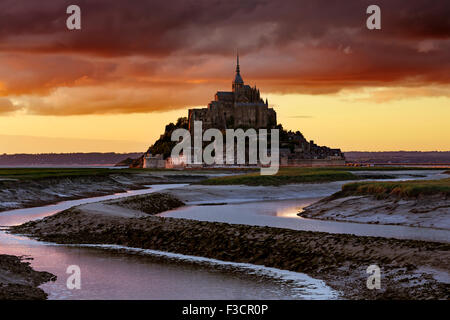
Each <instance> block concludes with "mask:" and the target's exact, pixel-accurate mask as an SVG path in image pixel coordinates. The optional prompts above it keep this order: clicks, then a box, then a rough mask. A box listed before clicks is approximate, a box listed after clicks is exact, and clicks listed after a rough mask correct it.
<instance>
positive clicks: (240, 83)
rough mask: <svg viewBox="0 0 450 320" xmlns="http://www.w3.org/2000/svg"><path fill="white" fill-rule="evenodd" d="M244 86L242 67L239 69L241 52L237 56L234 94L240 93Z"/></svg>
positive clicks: (233, 86)
mask: <svg viewBox="0 0 450 320" xmlns="http://www.w3.org/2000/svg"><path fill="white" fill-rule="evenodd" d="M243 85H244V80H242V77H241V73H240V67H239V52H238V53H237V55H236V75H235V76H234V81H233V85H232V88H233V92H236V91H239V89H240V88H242V86H243Z"/></svg>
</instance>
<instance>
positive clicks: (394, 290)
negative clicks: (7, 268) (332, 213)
mask: <svg viewBox="0 0 450 320" xmlns="http://www.w3.org/2000/svg"><path fill="white" fill-rule="evenodd" d="M111 206H112V205H111V204H110V205H107V206H103V207H101V206H98V207H96V210H95V212H94V211H93V210H87V209H88V208H86V207H83V206H80V207H77V208H74V209H70V210H66V211H64V212H61V213H59V214H56V215H54V216H51V217H48V218H45V219H43V220H39V221H36V222H29V223H26V224H24V225H22V226H18V227H13V228H11V231H12V232H14V233H20V234H27V235H30V236H32V237H34V238H37V239H39V240H44V241H50V242H56V243H64V244H114V245H120V246H124V247H133V248H144V249H151V250H158V251H165V252H172V253H178V254H184V255H193V256H201V257H206V258H212V259H218V260H222V261H232V262H242V263H251V264H256V265H264V266H266V267H274V268H278V269H283V270H290V271H295V272H303V273H306V274H308V275H309V276H312V277H314V278H316V279H320V280H324V281H325V282H326V284H327V285H329V286H330V287H332V288H333V289H335V290H337V291H338V292H340V295H341V297H343V298H349V299H429V298H434V299H448V298H449V277H448V274H449V271H450V270H449V267H448V261H449V258H450V251H449V249H450V245H448V244H441V243H432V242H424V241H412V240H396V239H386V238H379V237H361V236H354V235H344V234H328V233H322V232H307V231H295V230H288V229H280V228H269V227H257V226H246V225H238V224H233V225H231V224H226V223H216V222H201V221H194V220H185V219H172V218H161V217H157V216H149V215H146V216H144V215H141V216H140V217H136V216H135V215H134V214H132V213H133V212H135V211H134V210H133V211H131V212H130V211H129V212H128V213H129V215H128V217H127V215H124V214H118V213H119V212H121V210H119V209H116V210H110V209H111ZM119 208H120V207H119ZM128 210H129V209H128ZM372 264H376V265H379V266H380V268H381V269H382V279H381V283H382V288H381V289H380V290H369V289H367V287H366V281H367V277H368V275H367V273H366V269H367V267H368V266H369V265H372Z"/></svg>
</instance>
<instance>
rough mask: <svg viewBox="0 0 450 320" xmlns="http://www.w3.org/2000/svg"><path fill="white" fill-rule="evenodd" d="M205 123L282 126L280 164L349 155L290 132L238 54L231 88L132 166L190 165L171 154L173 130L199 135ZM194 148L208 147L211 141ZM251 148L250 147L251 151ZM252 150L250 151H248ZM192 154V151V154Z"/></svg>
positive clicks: (337, 161) (336, 162)
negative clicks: (247, 76)
mask: <svg viewBox="0 0 450 320" xmlns="http://www.w3.org/2000/svg"><path fill="white" fill-rule="evenodd" d="M199 122H201V124H202V126H201V131H202V132H200V133H204V132H205V131H206V130H208V129H218V130H220V131H221V132H222V133H225V131H226V130H227V129H235V130H236V129H243V130H247V131H249V130H248V129H256V130H257V131H258V129H267V130H268V131H270V130H271V129H278V131H279V144H278V146H279V152H278V155H279V165H280V166H340V165H345V157H344V154H343V153H342V152H341V150H340V149H337V148H336V149H334V148H329V147H327V146H319V145H317V144H315V143H314V141H313V140H309V141H308V140H306V138H305V137H304V136H303V134H302V133H301V132H300V131H295V132H294V131H287V130H284V129H283V126H282V125H281V124H278V123H277V114H276V112H275V110H274V109H273V108H269V103H268V101H267V99H266V100H263V99H262V97H261V94H260V92H259V89H258V88H256V86H253V87H251V86H249V85H247V84H245V83H244V80H243V79H242V76H241V71H240V66H239V55H238V56H237V64H236V72H235V76H234V79H233V81H232V83H231V91H217V92H216V94H215V95H214V100H213V101H211V102H210V103H209V104H208V106H207V107H206V108H196V109H189V113H188V117H187V118H179V119H178V120H177V122H176V123H170V124H168V125H167V126H166V128H165V132H164V134H162V135H161V137H160V138H159V139H158V140H157V141H156V142H155V143H154V144H153V145H152V146H151V147H150V148H149V149H148V150H147V152H146V153H145V154H144V155H143V156H142V157H141V158H139V159H137V160H136V161H135V162H134V163H133V164H132V166H136V167H144V168H153V167H160V168H164V167H166V168H173V167H186V166H190V165H188V164H186V163H185V157H186V155H184V154H183V157H175V158H172V157H171V151H172V150H173V148H174V146H175V145H176V143H175V142H174V141H173V140H172V133H173V132H174V130H176V129H180V128H182V129H187V130H188V132H189V133H190V135H191V137H194V135H195V130H194V128H195V123H199ZM191 145H192V146H194V147H193V148H192V149H191V150H192V152H191V153H192V154H194V150H197V149H200V148H202V149H203V148H205V147H206V145H207V143H203V145H202V146H200V147H197V149H196V148H195V143H192V144H191ZM247 151H248V150H247ZM247 153H248V152H247ZM188 154H189V153H188Z"/></svg>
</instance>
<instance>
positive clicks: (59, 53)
mask: <svg viewBox="0 0 450 320" xmlns="http://www.w3.org/2000/svg"><path fill="white" fill-rule="evenodd" d="M373 3H374V2H373V1H365V0H361V1H328V0H327V1H323V0H319V1H317V0H316V1H312V0H311V1H299V0H284V1H277V0H262V1H256V0H246V1H243V0H241V1H230V0H228V1H218V0H167V1H139V0H135V1H119V0H96V1H88V0H78V1H75V2H74V1H65V0H61V1H34V0H33V1H31V0H22V1H15V0H2V1H1V2H0V85H1V86H0V95H3V96H6V95H8V94H16V95H19V94H27V93H29V94H40V95H47V94H50V93H51V92H52V90H57V89H58V88H61V87H65V88H66V87H68V88H71V87H80V88H81V87H83V86H90V88H89V90H92V87H95V86H98V87H104V86H105V85H110V86H115V87H127V88H130V87H133V88H135V89H136V88H140V89H142V90H146V89H152V90H153V91H154V92H155V95H156V96H154V97H153V98H154V99H155V100H156V101H158V107H157V108H156V107H155V106H152V105H151V102H149V100H148V97H147V95H146V94H143V95H142V96H143V97H144V96H145V97H146V100H143V101H141V102H139V101H136V104H137V105H139V107H138V108H125V107H124V108H123V110H122V109H120V108H119V109H118V110H119V112H133V110H136V109H137V110H139V111H141V110H155V108H156V109H163V108H164V107H182V105H181V104H180V105H178V104H173V103H172V104H171V105H170V106H164V102H163V101H164V99H163V98H164V97H163V96H158V94H157V93H156V92H162V93H164V94H167V92H170V88H184V89H180V90H186V92H187V90H192V88H193V86H194V87H195V86H204V84H205V83H208V84H209V85H210V86H211V87H214V86H215V87H217V86H218V85H220V86H223V83H224V81H227V83H228V82H229V79H230V78H231V77H232V72H233V71H232V63H233V62H232V61H233V60H232V59H234V58H233V56H234V54H235V52H236V49H237V48H239V51H240V52H241V56H242V69H243V76H244V80H246V79H249V80H250V82H252V83H253V82H256V83H257V84H258V85H260V86H263V88H264V89H265V90H266V92H267V91H270V92H283V93H288V92H289V93H290V92H292V93H314V94H322V93H333V92H338V91H339V90H341V89H343V88H357V87H363V86H403V87H405V86H428V85H434V84H439V85H447V84H448V83H449V81H450V76H449V75H450V72H449V70H450V4H449V2H448V1H425V0H411V1H395V0H390V1H376V4H378V5H379V6H380V7H381V11H382V30H376V31H370V30H367V28H366V27H365V21H366V18H367V15H366V13H365V12H366V8H367V6H368V5H370V4H373ZM70 4H77V5H79V6H80V7H81V11H82V30H81V31H69V30H67V29H66V26H65V23H66V17H67V15H66V13H65V12H66V8H67V6H68V5H70ZM155 88H157V89H158V90H156V89H155ZM208 88H209V87H208ZM195 91H196V92H199V95H198V96H195V97H194V96H193V95H187V96H189V97H191V98H192V99H191V100H187V101H186V102H185V103H186V104H192V103H198V101H200V100H201V99H204V98H205V96H206V94H201V93H200V92H201V90H197V89H196V90H195ZM90 92H91V91H90ZM180 92H181V93H186V92H184V91H180ZM212 94H213V93H211V92H210V93H208V96H211V95H212ZM87 96H88V95H87ZM120 96H122V95H120ZM200 97H201V99H200ZM150 100H152V99H150ZM167 100H168V101H171V99H167ZM172 100H173V99H172ZM180 103H181V102H180ZM205 103H206V101H205ZM118 104H120V101H119V102H118ZM146 105H148V107H146ZM106 109H107V108H105V110H106ZM46 110H47V109H46ZM83 110H84V109H83ZM83 112H84V111H83ZM86 112H89V110H86Z"/></svg>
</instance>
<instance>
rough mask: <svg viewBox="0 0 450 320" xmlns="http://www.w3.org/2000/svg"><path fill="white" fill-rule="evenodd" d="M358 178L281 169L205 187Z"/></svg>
mask: <svg viewBox="0 0 450 320" xmlns="http://www.w3.org/2000/svg"><path fill="white" fill-rule="evenodd" d="M356 179H358V177H357V176H355V175H354V174H352V173H351V172H348V171H344V170H334V169H330V168H281V169H280V170H279V171H278V173H277V174H276V175H272V176H263V175H261V174H260V173H259V172H255V173H249V174H242V175H235V176H226V177H217V178H211V179H208V180H205V181H202V182H200V183H201V184H203V185H248V186H269V185H270V186H276V185H283V184H290V183H308V182H310V183H312V182H331V181H342V180H356Z"/></svg>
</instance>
